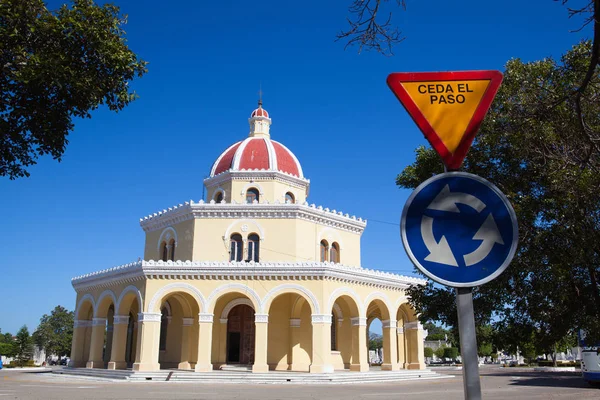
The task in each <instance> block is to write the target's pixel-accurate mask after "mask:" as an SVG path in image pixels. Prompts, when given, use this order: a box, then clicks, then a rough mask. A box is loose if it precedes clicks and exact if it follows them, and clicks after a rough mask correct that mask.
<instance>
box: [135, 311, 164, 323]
mask: <svg viewBox="0 0 600 400" xmlns="http://www.w3.org/2000/svg"><path fill="white" fill-rule="evenodd" d="M161 318H162V315H161V313H153V312H140V313H138V322H160V320H161Z"/></svg>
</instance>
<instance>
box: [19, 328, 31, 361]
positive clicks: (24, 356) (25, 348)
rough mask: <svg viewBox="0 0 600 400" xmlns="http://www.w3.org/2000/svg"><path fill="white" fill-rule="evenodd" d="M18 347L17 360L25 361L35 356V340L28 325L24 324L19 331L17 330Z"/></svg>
mask: <svg viewBox="0 0 600 400" xmlns="http://www.w3.org/2000/svg"><path fill="white" fill-rule="evenodd" d="M15 344H16V347H17V361H18V362H19V363H25V362H27V361H28V360H30V359H31V357H32V356H33V340H32V339H31V336H30V335H29V329H27V325H23V326H22V327H21V329H19V332H17V339H16V340H15Z"/></svg>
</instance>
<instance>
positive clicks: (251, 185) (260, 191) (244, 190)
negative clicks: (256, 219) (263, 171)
mask: <svg viewBox="0 0 600 400" xmlns="http://www.w3.org/2000/svg"><path fill="white" fill-rule="evenodd" d="M251 188H256V189H258V195H259V196H260V197H262V196H264V194H265V191H264V190H263V187H262V186H261V185H260V184H259V183H258V182H250V183H247V184H246V185H245V186H244V187H243V188H242V190H241V191H240V194H241V195H242V204H243V205H246V206H247V205H249V204H248V203H246V193H247V192H248V189H251ZM260 197H259V199H258V200H259V201H258V202H259V203H263V202H261V201H260V200H261V199H260Z"/></svg>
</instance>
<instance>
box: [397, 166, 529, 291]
mask: <svg viewBox="0 0 600 400" xmlns="http://www.w3.org/2000/svg"><path fill="white" fill-rule="evenodd" d="M400 233H401V235H402V243H403V244H404V248H405V249H406V253H407V254H408V256H409V258H410V259H411V261H412V262H413V263H414V264H415V266H416V267H417V268H419V270H421V272H423V273H424V274H425V275H427V276H428V277H430V278H431V279H433V280H434V281H436V282H439V283H441V284H444V285H448V286H453V287H472V286H478V285H482V284H484V283H487V282H489V281H491V280H492V279H494V278H496V277H497V276H498V275H500V274H501V273H502V271H504V270H505V269H506V267H508V265H509V264H510V261H511V260H512V258H513V256H514V254H515V252H516V250H517V244H518V241H519V231H518V226H517V217H516V215H515V211H514V210H513V208H512V206H511V205H510V203H509V201H508V199H507V198H506V196H505V195H504V194H503V193H502V192H501V191H500V190H499V189H498V188H497V187H496V186H494V185H493V184H491V183H490V182H488V181H486V180H485V179H483V178H481V177H479V176H477V175H473V174H468V173H466V172H446V173H443V174H440V175H436V176H434V177H432V178H430V179H428V180H426V181H425V182H423V183H422V184H421V185H419V187H417V188H416V189H415V190H414V191H413V192H412V194H411V195H410V197H409V198H408V200H407V201H406V205H405V206H404V210H403V211H402V219H401V224H400Z"/></svg>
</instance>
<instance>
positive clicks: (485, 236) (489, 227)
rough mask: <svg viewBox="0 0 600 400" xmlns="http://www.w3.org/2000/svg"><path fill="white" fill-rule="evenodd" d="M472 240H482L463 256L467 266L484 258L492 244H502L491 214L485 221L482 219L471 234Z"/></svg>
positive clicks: (492, 246)
mask: <svg viewBox="0 0 600 400" xmlns="http://www.w3.org/2000/svg"><path fill="white" fill-rule="evenodd" d="M473 240H483V242H481V244H480V245H479V247H478V248H476V249H475V251H473V252H472V253H469V254H466V255H465V256H464V259H465V264H466V265H467V267H470V266H471V265H475V264H477V263H478V262H480V261H482V260H483V259H484V258H486V257H487V256H488V254H490V252H491V251H492V249H493V248H494V244H496V243H500V244H504V240H502V235H500V231H499V230H498V225H496V221H494V217H492V214H490V215H488V216H487V218H486V219H485V221H483V224H482V225H481V228H479V230H478V231H477V233H476V234H475V236H473Z"/></svg>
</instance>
